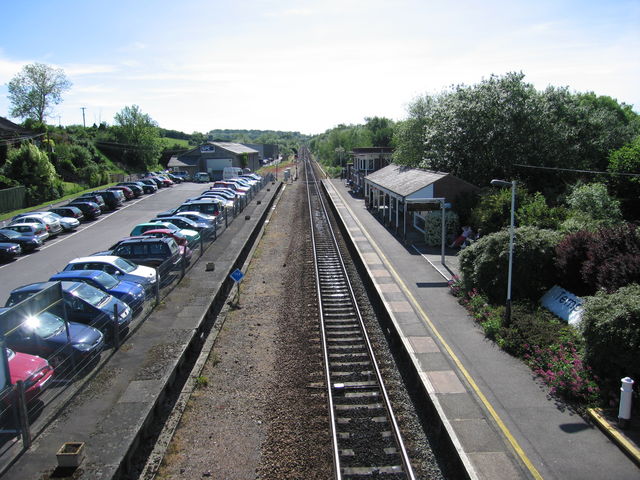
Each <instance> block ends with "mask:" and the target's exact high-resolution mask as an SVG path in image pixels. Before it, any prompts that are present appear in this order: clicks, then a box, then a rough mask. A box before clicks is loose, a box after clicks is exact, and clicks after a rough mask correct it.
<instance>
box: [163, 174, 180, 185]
mask: <svg viewBox="0 0 640 480" xmlns="http://www.w3.org/2000/svg"><path fill="white" fill-rule="evenodd" d="M166 176H167V178H168V179H169V180H171V181H172V182H173V183H182V178H180V177H177V176H176V175H174V174H173V173H167V174H166Z"/></svg>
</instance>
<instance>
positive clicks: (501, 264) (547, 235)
mask: <svg viewBox="0 0 640 480" xmlns="http://www.w3.org/2000/svg"><path fill="white" fill-rule="evenodd" d="M560 238H561V236H560V235H559V234H558V233H556V232H553V231H550V230H543V229H539V228H535V227H521V228H518V229H516V232H515V242H514V254H513V257H514V260H513V280H512V299H532V300H537V299H539V298H540V296H541V295H542V294H543V293H544V292H545V291H546V290H548V289H549V288H550V287H551V286H553V285H554V284H555V283H556V275H555V269H554V252H555V246H556V245H557V243H558V242H559V241H560ZM459 259H460V271H461V273H462V278H463V282H464V287H465V289H466V290H472V289H474V288H477V289H478V291H480V292H481V293H483V294H484V295H486V296H487V298H488V299H489V301H490V302H491V303H503V302H504V300H505V297H506V291H507V277H508V264H509V231H508V230H502V231H500V232H497V233H493V234H491V235H486V236H484V237H481V238H480V239H479V240H478V241H476V242H475V243H473V244H472V245H471V246H470V247H467V248H465V249H464V250H463V251H462V252H460V255H459Z"/></svg>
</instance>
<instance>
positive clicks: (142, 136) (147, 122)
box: [114, 105, 162, 169]
mask: <svg viewBox="0 0 640 480" xmlns="http://www.w3.org/2000/svg"><path fill="white" fill-rule="evenodd" d="M114 120H115V126H114V133H115V136H116V139H117V140H118V142H119V143H121V144H122V145H121V146H122V160H123V161H124V162H125V163H128V164H129V165H131V166H132V167H136V168H140V169H146V168H147V167H151V166H153V165H155V164H156V163H157V161H158V159H159V157H160V152H161V151H162V145H161V143H160V133H159V130H158V124H157V123H156V122H155V121H154V120H153V119H152V118H151V117H150V116H149V115H147V114H146V113H143V112H142V110H140V107H139V106H138V105H132V106H131V107H124V108H123V109H122V110H120V112H118V113H116V114H115V116H114Z"/></svg>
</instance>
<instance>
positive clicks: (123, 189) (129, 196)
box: [107, 185, 140, 201]
mask: <svg viewBox="0 0 640 480" xmlns="http://www.w3.org/2000/svg"><path fill="white" fill-rule="evenodd" d="M107 190H120V191H121V192H122V193H123V194H124V199H125V201H126V200H132V199H134V198H138V197H139V196H140V194H138V195H136V194H135V193H133V190H132V189H131V188H129V187H127V186H125V185H116V186H114V187H109V188H107Z"/></svg>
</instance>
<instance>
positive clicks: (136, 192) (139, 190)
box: [112, 182, 153, 198]
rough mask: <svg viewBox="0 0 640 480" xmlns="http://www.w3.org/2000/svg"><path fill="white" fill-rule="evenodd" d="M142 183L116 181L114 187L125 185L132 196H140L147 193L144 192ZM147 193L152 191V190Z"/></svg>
mask: <svg viewBox="0 0 640 480" xmlns="http://www.w3.org/2000/svg"><path fill="white" fill-rule="evenodd" d="M142 185H143V184H142V183H139V182H121V183H118V184H117V185H116V187H127V188H128V189H129V190H131V192H132V193H133V197H134V198H140V197H141V196H142V195H143V194H145V193H147V192H145V190H144V188H143V186H142ZM112 188H113V187H112ZM148 193H153V191H151V192H148ZM125 195H126V194H125Z"/></svg>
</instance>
